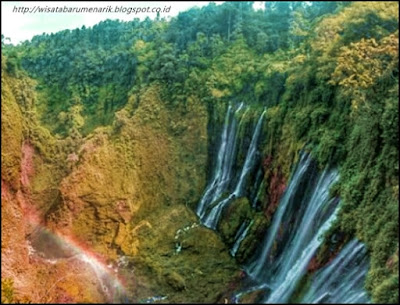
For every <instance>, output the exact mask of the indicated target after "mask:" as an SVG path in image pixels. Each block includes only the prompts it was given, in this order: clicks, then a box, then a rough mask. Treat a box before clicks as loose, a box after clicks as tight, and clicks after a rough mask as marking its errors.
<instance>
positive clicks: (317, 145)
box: [1, 2, 399, 303]
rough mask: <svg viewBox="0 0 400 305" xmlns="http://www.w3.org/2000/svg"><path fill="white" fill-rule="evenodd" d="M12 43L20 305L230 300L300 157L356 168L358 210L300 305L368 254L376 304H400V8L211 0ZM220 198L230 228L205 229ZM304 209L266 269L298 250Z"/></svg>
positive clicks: (9, 199)
mask: <svg viewBox="0 0 400 305" xmlns="http://www.w3.org/2000/svg"><path fill="white" fill-rule="evenodd" d="M267 4H268V3H267ZM268 5H269V4H268ZM238 12H240V14H239V13H238ZM280 14H281V15H280ZM282 16H286V17H287V18H286V19H287V20H288V23H287V24H286V23H282V22H281V20H283V19H285V18H283V17H282ZM231 18H232V19H231ZM194 19H195V20H197V21H196V22H195V23H192V22H191V21H190V22H189V21H188V20H194ZM204 25H207V26H206V27H205V26H204ZM208 25H210V26H208ZM231 26H232V27H231ZM271 29H276V32H274V30H271ZM2 46H3V47H4V52H3V53H2V54H5V55H6V56H5V57H2V96H1V99H2V101H1V102H2V148H1V154H2V170H1V175H2V220H3V221H2V267H3V268H2V291H3V292H4V294H3V295H4V296H5V299H4V301H5V302H15V301H33V302H44V301H46V302H82V301H85V302H86V301H87V302H102V301H107V302H112V301H117V302H122V301H135V302H142V301H143V302H145V301H157V300H158V301H164V302H218V301H219V302H222V301H225V299H226V298H229V292H232V290H234V289H236V288H238V284H239V283H243V282H245V283H246V281H242V280H243V279H239V278H238V270H239V269H240V268H241V267H239V265H238V264H241V266H242V268H243V265H245V264H246V263H248V262H249V260H251V259H252V258H253V257H254V256H256V255H258V254H259V252H260V250H261V249H262V248H263V243H265V242H264V240H265V238H264V237H265V236H266V233H267V232H268V230H270V228H271V226H273V224H274V220H275V219H277V216H276V215H277V212H278V211H279V210H280V208H281V207H282V204H281V203H282V198H283V197H284V196H285V192H286V190H287V189H288V187H289V186H290V184H291V183H292V180H291V179H292V177H291V175H292V174H293V173H294V171H295V170H296V167H297V166H298V164H299V156H300V155H301V154H302V153H301V152H303V153H306V154H307V155H309V156H310V160H311V159H312V160H313V161H312V162H311V163H312V166H311V165H307V166H306V168H309V169H310V171H311V172H313V173H314V174H313V175H315V176H318V175H319V174H318V173H321V172H323V169H324V168H325V169H326V168H327V167H332V168H336V169H337V170H338V177H339V178H338V180H337V181H335V183H334V184H332V187H331V188H330V189H329V196H331V197H336V198H340V201H341V208H340V211H339V212H338V215H337V220H336V221H335V222H334V223H333V224H332V226H331V227H330V229H329V230H327V231H325V230H324V231H323V232H324V238H323V240H324V241H323V243H321V244H320V245H319V244H318V249H315V251H316V252H315V255H313V257H310V260H309V262H308V266H304V270H307V272H306V274H305V275H304V277H303V279H302V280H301V281H300V284H299V285H297V282H296V285H297V287H296V291H295V293H294V294H293V295H292V296H291V299H290V300H291V301H296V300H301V299H302V295H303V294H304V293H305V291H306V290H307V286H309V283H310V281H311V280H312V278H313V276H314V275H315V273H316V271H317V270H321V269H323V268H325V267H326V266H327V265H328V264H329V263H331V262H335V259H336V258H337V257H340V255H341V253H342V252H341V250H342V249H343V248H345V247H346V244H347V243H348V242H349V240H351V239H352V238H357V239H358V240H360V241H362V242H363V244H365V245H366V249H367V250H366V251H367V252H368V255H369V257H370V266H369V267H368V268H369V269H368V268H367V269H368V270H369V271H368V276H367V279H366V281H365V283H366V285H365V288H366V289H367V291H368V293H369V297H371V299H372V300H373V301H376V302H386V303H390V302H392V303H396V302H397V300H398V289H397V288H398V272H397V271H398V233H397V232H398V165H397V161H398V138H399V137H398V128H397V126H398V4H397V3H394V2H379V3H378V2H371V3H363V2H354V3H347V4H344V3H342V2H332V3H330V4H329V5H326V6H325V4H324V5H323V6H321V4H320V3H319V2H313V4H311V5H309V4H305V3H300V2H298V3H291V4H290V3H286V2H285V3H281V4H278V3H271V6H270V9H267V10H265V11H264V13H262V12H261V11H256V10H254V9H253V8H252V6H251V5H250V4H249V3H247V4H245V3H235V4H234V3H231V2H226V3H224V4H222V5H220V6H216V5H215V4H213V3H211V4H210V5H208V6H207V7H204V9H192V10H189V11H188V12H185V13H182V15H180V17H177V18H176V19H173V20H171V21H167V20H162V19H161V20H160V19H157V20H154V21H151V20H145V21H143V22H139V21H138V20H133V21H131V22H126V23H124V22H119V21H110V20H108V21H105V22H101V23H99V24H98V25H96V26H94V27H93V28H84V27H83V28H81V29H76V30H73V31H69V30H67V31H62V32H59V33H55V34H54V35H40V36H36V37H35V38H34V39H32V41H30V42H28V43H24V44H20V45H18V46H13V45H6V44H4V43H3V45H2ZM2 56H3V55H2ZM54 62H57V63H58V64H57V65H55V64H54ZM28 75H29V77H28ZM229 109H230V110H229ZM227 114H229V115H227ZM258 122H261V123H260V129H259V133H258V132H257V133H256V130H257V126H258ZM225 127H227V128H225ZM224 130H225V131H226V132H225V133H224ZM255 134H257V135H259V136H257V137H255V138H256V139H257V140H256V145H253V147H254V150H253V151H252V150H251V149H250V147H252V145H251V143H252V142H253V140H252V139H253V136H254V135H255ZM224 141H225V142H224ZM222 144H224V145H225V144H227V145H226V146H224V147H225V148H224V147H223V146H221V145H222ZM228 144H229V145H228ZM219 147H222V148H224V149H222V148H221V149H219ZM227 147H228V149H227ZM219 151H224V152H225V153H224V154H225V155H226V157H223V156H222V155H223V154H221V156H219ZM248 156H250V157H248ZM220 157H221V158H220ZM247 161H251V162H247ZM246 167H247V168H246ZM223 171H224V172H225V174H222V172H223ZM216 173H217V174H218V173H219V174H218V175H217V174H216ZM242 173H243V175H242ZM299 175H300V174H299ZM313 175H312V176H310V177H308V178H307V177H306V178H304V179H300V180H299V181H300V182H299V184H298V185H299V187H298V188H299V189H302V188H303V186H304V185H307V183H309V182H310V181H311V178H312V177H314V176H313ZM213 177H218V179H219V180H218V181H217V182H218V183H220V186H221V187H220V188H219V187H218V188H216V187H215V186H213V185H212V182H213V179H212V178H213ZM224 178H225V179H224ZM242 178H243V179H242ZM314 178H315V177H314ZM314 178H312V179H314ZM309 180H310V181H309ZM215 181H216V180H215ZM238 181H239V182H240V181H241V182H240V183H238ZM208 185H210V190H213V191H214V190H215V189H216V192H215V194H216V195H215V196H209V198H208V199H210V200H209V201H210V202H208V203H207V205H208V206H207V207H206V208H205V209H204V212H205V213H208V215H210V212H211V211H212V209H214V208H215V207H217V206H218V204H219V203H221V202H222V201H224V204H226V206H224V208H222V209H220V210H218V209H216V210H218V211H219V213H220V214H218V215H221V217H220V221H219V222H218V223H217V224H216V225H215V226H214V227H215V231H213V230H209V229H207V228H206V227H204V226H202V225H200V219H199V217H197V216H196V215H195V213H194V211H196V209H197V207H198V204H199V201H200V199H201V198H202V196H203V195H204V191H205V190H207V186H208ZM237 185H239V187H238V190H237V189H236V186H237ZM295 185H296V184H295ZM327 185H328V184H327ZM330 185H331V184H329V186H330ZM310 188H312V186H310ZM324 190H325V189H324ZM325 191H326V192H327V193H328V190H325ZM304 192H305V191H304ZM304 192H303V191H298V192H297V191H296V192H294V191H293V197H292V199H291V201H290V204H289V205H288V206H289V208H288V209H289V212H287V213H286V212H285V213H283V212H282V216H280V217H281V218H282V219H283V220H282V221H278V222H276V226H275V227H274V228H273V232H272V233H271V234H272V236H276V242H272V241H271V244H270V245H268V246H267V247H265V249H266V252H265V253H266V254H267V255H268V257H265V262H264V263H265V264H267V263H268V262H267V261H273V259H274V258H275V259H276V258H277V257H279V255H282V253H283V252H284V251H285V249H286V248H287V249H289V250H290V249H291V248H290V247H286V245H287V244H290V241H291V237H292V236H296V235H294V234H295V233H296V232H294V231H295V230H296V228H299V226H298V225H299V224H301V223H302V221H301V219H300V218H301V217H302V216H301V215H302V213H303V212H304V210H305V209H306V208H307V204H308V201H306V200H304V201H301V200H297V199H299V198H302V197H303V195H304V196H306V193H304ZM230 195H234V196H232V197H230ZM217 197H218V198H217ZM288 200H289V199H288ZM303 203H304V204H303ZM300 205H302V206H300ZM216 210H214V211H216ZM283 211H284V210H283ZM326 211H328V212H332V211H330V209H329V208H327V209H324V210H323V211H322V212H324V213H325V212H326ZM322 212H321V214H324V213H322ZM214 215H217V213H215V214H214ZM298 215H300V216H298ZM324 215H325V214H324ZM218 217H219V216H218ZM285 217H286V218H285ZM325 217H327V216H326V215H325V216H324V217H322V218H321V219H320V220H321V222H322V220H323V219H325ZM214 219H215V218H214ZM214 224H215V223H214ZM314 229H315V228H314ZM292 233H293V234H292ZM314 233H315V232H314ZM305 235H307V234H305ZM267 236H268V235H267ZM274 240H275V239H274ZM238 241H240V243H239V242H238ZM319 241H320V240H318V242H319ZM304 244H307V242H306V241H304ZM301 246H303V245H301ZM49 249H51V250H49ZM299 249H300V246H299V247H298V248H296V249H295V250H299ZM229 250H230V251H231V253H234V254H235V259H233V258H232V257H231V256H232V255H233V254H232V255H229ZM296 253H297V252H296ZM362 253H363V252H362ZM289 258H290V259H293V257H291V256H289ZM263 266H264V265H263ZM278 267H280V266H279V265H278ZM78 270H81V271H82V272H80V271H79V272H78ZM275 271H276V270H275ZM242 275H243V274H242ZM270 275H271V274H269V276H270ZM282 282H283V283H284V282H286V281H282ZM293 285H295V284H293ZM291 289H292V287H291ZM267 293H269V292H267ZM165 298H166V299H165ZM263 298H265V295H263V291H261V290H256V291H252V292H250V293H249V294H248V295H247V296H246V295H245V296H243V299H242V300H247V301H261V300H263ZM2 300H3V299H2ZM287 300H289V299H287Z"/></svg>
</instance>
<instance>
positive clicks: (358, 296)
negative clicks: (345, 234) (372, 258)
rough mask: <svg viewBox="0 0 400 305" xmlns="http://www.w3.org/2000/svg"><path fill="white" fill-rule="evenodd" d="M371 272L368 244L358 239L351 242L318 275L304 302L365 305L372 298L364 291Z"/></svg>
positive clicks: (314, 277)
mask: <svg viewBox="0 0 400 305" xmlns="http://www.w3.org/2000/svg"><path fill="white" fill-rule="evenodd" d="M367 271H368V257H367V251H366V249H365V246H364V245H363V244H362V243H360V242H359V241H357V240H356V239H354V240H352V241H350V242H349V243H347V245H346V246H345V247H344V248H343V249H342V250H341V251H340V252H339V254H338V255H337V256H336V257H335V258H334V259H333V260H332V261H331V262H330V263H329V264H328V265H326V266H325V267H324V268H322V269H321V270H319V271H318V272H316V273H315V274H314V276H313V277H312V279H311V286H310V289H309V290H308V291H307V293H306V294H305V296H304V297H303V299H302V300H301V302H302V303H306V304H317V303H321V302H323V303H326V304H334V303H336V304H341V303H342V304H365V303H369V298H368V296H367V294H366V292H365V290H364V280H365V276H366V275H367Z"/></svg>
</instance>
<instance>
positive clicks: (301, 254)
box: [236, 153, 368, 304]
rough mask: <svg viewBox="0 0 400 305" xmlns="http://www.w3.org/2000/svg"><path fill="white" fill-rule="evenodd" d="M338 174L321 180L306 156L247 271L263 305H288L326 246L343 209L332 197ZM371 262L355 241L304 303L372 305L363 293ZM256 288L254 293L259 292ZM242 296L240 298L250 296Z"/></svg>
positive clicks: (316, 278) (314, 283) (319, 276)
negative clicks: (326, 238)
mask: <svg viewBox="0 0 400 305" xmlns="http://www.w3.org/2000/svg"><path fill="white" fill-rule="evenodd" d="M338 178H339V175H338V173H337V171H336V170H332V169H329V168H326V169H325V170H324V171H322V172H321V173H320V174H318V172H317V169H316V167H315V164H314V163H313V162H312V160H311V157H310V156H309V155H308V154H306V153H301V156H300V161H299V162H298V164H297V166H296V168H295V169H294V171H293V173H292V175H291V179H290V183H289V185H288V187H287V188H286V190H285V192H284V194H283V196H282V198H281V200H280V203H279V206H278V209H277V210H276V212H275V214H274V215H273V218H272V223H271V225H270V227H269V228H268V231H267V232H266V234H265V238H264V240H263V243H262V247H261V250H260V251H259V252H258V253H256V254H255V256H254V257H253V258H252V259H251V260H250V262H249V263H248V265H247V266H246V270H247V272H248V274H249V275H250V276H251V278H252V279H253V280H255V281H256V283H255V284H254V286H255V287H262V288H260V289H261V290H263V291H264V292H263V299H262V302H263V303H268V304H273V303H275V304H276V303H287V302H289V301H290V298H291V297H292V296H293V293H294V292H295V290H296V287H297V286H298V284H299V281H300V280H301V279H302V278H303V276H304V275H305V273H306V272H307V267H308V265H309V263H310V261H311V259H312V258H313V256H314V255H315V253H316V251H317V250H318V248H319V246H320V245H321V244H322V242H323V237H324V234H325V233H326V231H327V230H328V229H329V228H330V227H331V224H332V223H333V222H334V221H335V220H336V216H337V213H338V211H339V209H340V202H339V200H338V199H337V198H331V196H330V195H329V189H330V187H331V186H332V185H333V184H334V183H335V182H336V181H337V180H338ZM367 270H368V261H367V257H366V250H365V247H364V246H363V245H362V244H361V243H359V242H358V241H356V240H354V241H351V242H350V243H349V244H348V245H346V247H344V249H343V250H342V251H341V252H340V253H339V255H338V256H337V257H336V258H335V259H334V260H333V261H332V262H330V263H329V264H328V265H327V266H325V267H324V268H323V269H322V270H320V271H318V272H317V273H316V274H314V275H313V277H312V279H311V287H310V288H309V289H308V290H307V291H306V292H305V293H306V294H305V296H304V297H303V299H302V300H301V301H302V302H304V303H321V302H322V303H356V302H365V301H368V298H367V295H366V292H365V291H364V289H363V283H364V279H365V275H366V273H367ZM254 286H253V287H252V288H251V289H253V290H254ZM249 291H251V290H246V292H243V291H241V292H240V293H238V294H236V297H237V296H240V295H242V294H243V293H247V292H249Z"/></svg>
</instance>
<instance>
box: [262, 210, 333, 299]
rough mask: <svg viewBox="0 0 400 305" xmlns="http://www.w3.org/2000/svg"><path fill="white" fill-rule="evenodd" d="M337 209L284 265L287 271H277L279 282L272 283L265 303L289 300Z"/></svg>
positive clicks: (277, 280)
mask: <svg viewBox="0 0 400 305" xmlns="http://www.w3.org/2000/svg"><path fill="white" fill-rule="evenodd" d="M337 210H338V209H337V208H336V210H335V212H334V213H333V214H332V215H331V216H330V217H329V218H328V220H327V221H325V223H324V224H323V225H322V226H321V228H320V229H319V230H318V232H317V234H315V236H314V238H313V239H312V240H311V241H310V242H309V243H308V245H307V247H305V248H304V249H303V251H302V252H301V254H300V256H297V258H296V260H295V261H294V263H293V264H287V265H286V266H290V267H287V268H285V269H284V270H286V269H289V271H288V272H287V273H279V274H278V275H277V279H276V283H277V284H278V283H279V284H278V285H277V286H275V285H274V288H273V289H272V293H271V295H270V296H269V297H268V298H267V299H266V300H265V303H267V304H276V303H286V302H287V301H288V300H289V298H290V296H291V295H292V293H293V291H294V290H295V289H296V285H297V283H298V281H299V280H300V279H301V277H302V276H303V275H304V273H305V271H306V269H307V266H308V264H309V262H310V260H311V258H312V257H313V256H314V254H315V251H316V250H317V249H318V247H319V246H320V245H321V243H322V241H323V238H322V237H323V234H324V233H325V232H326V230H328V229H329V227H330V226H331V224H332V222H333V221H334V220H335V219H336V214H337ZM285 263H286V262H285Z"/></svg>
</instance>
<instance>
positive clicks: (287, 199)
mask: <svg viewBox="0 0 400 305" xmlns="http://www.w3.org/2000/svg"><path fill="white" fill-rule="evenodd" d="M310 164H311V158H310V157H309V156H308V155H306V154H302V156H301V158H300V161H299V164H298V165H297V168H296V171H295V172H294V174H293V176H292V178H291V181H290V184H289V186H288V188H287V190H286V191H285V193H284V195H283V197H282V199H281V201H280V204H279V207H278V210H277V211H276V212H275V215H274V218H273V222H272V224H271V226H270V228H269V230H268V232H267V234H266V236H265V239H264V243H263V245H264V246H263V248H262V251H261V252H260V255H259V256H258V257H257V258H256V259H254V261H253V262H252V264H251V265H250V266H249V268H248V272H249V274H250V275H251V276H253V277H256V278H257V277H262V271H263V270H264V269H265V268H266V265H267V260H269V254H270V251H271V248H272V245H273V243H274V241H275V239H276V236H277V233H278V229H279V227H280V225H281V223H282V219H283V216H284V214H285V212H286V209H287V207H288V205H289V203H293V201H294V199H295V196H294V195H295V194H296V192H297V189H298V187H299V185H300V182H301V181H302V179H303V177H304V176H305V174H306V173H307V170H308V169H309V166H310Z"/></svg>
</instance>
